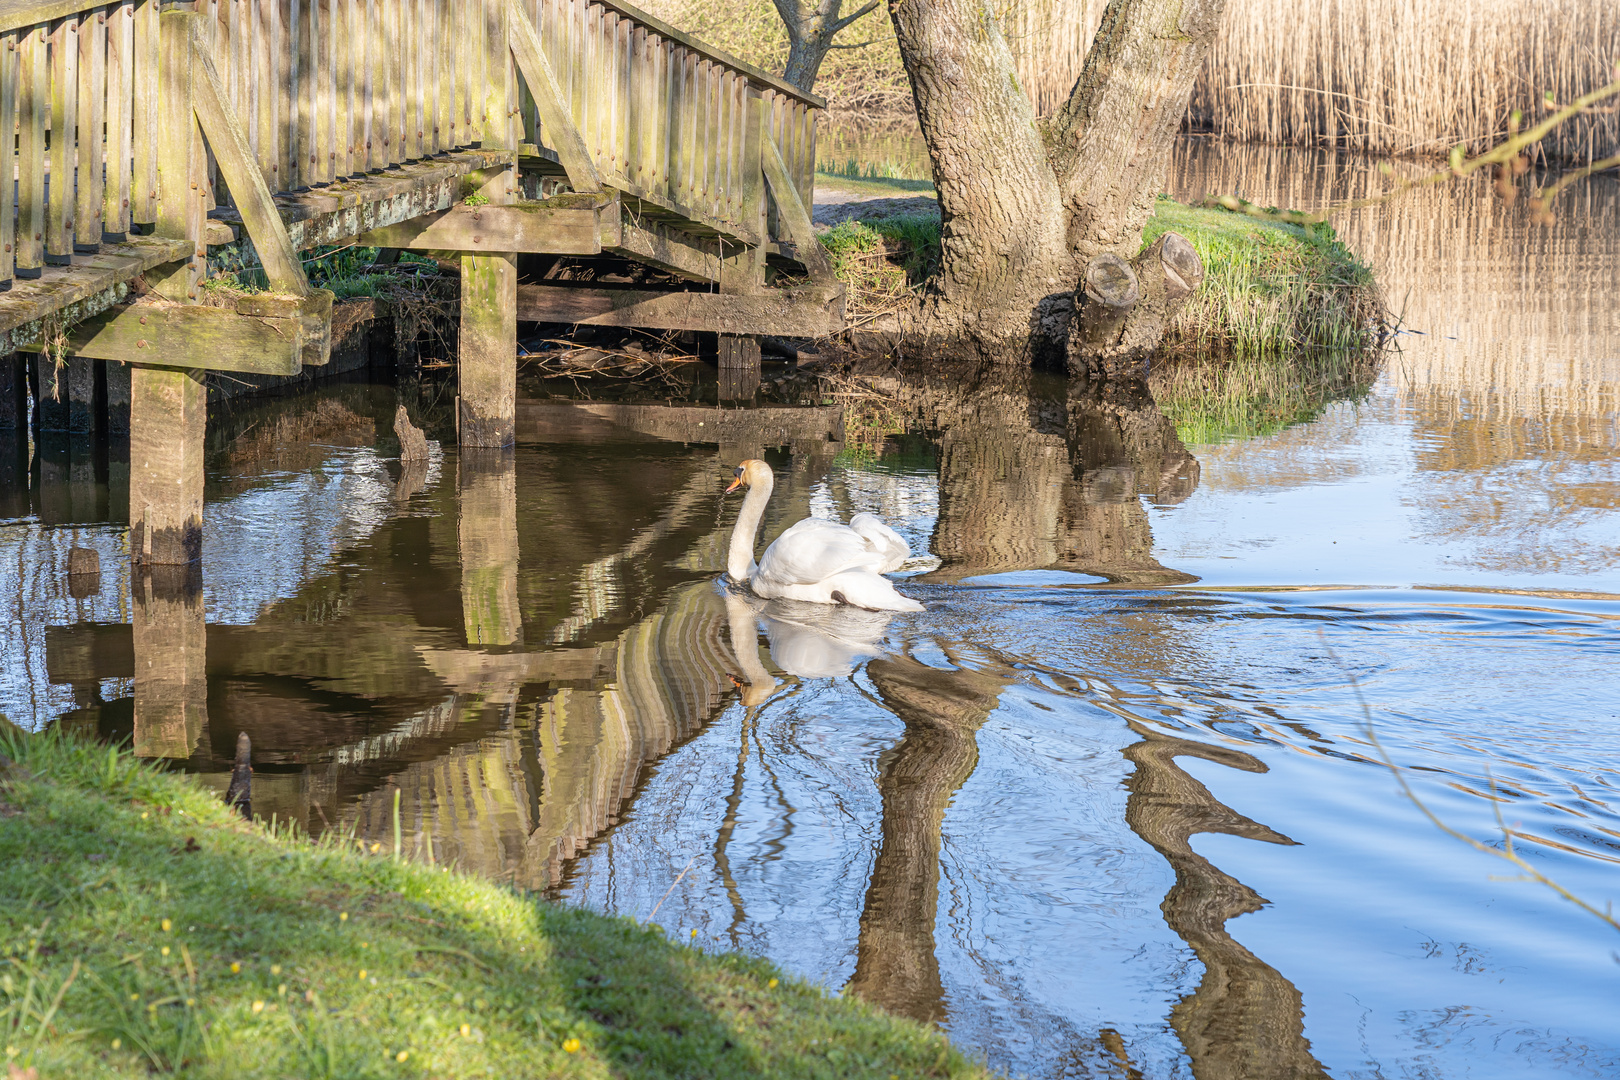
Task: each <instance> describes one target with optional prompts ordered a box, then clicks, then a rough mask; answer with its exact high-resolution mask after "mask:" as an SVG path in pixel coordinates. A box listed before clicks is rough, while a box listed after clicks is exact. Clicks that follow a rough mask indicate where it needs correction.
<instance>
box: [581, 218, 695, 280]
mask: <svg viewBox="0 0 1620 1080" xmlns="http://www.w3.org/2000/svg"><path fill="white" fill-rule="evenodd" d="M602 250H603V251H605V252H607V253H608V254H610V255H621V256H623V257H624V258H627V259H634V260H635V261H636V262H641V263H646V264H647V265H649V266H654V267H657V268H658V269H660V270H664V271H667V272H669V273H672V274H680V275H681V276H683V277H688V278H691V279H692V280H694V281H706V282H707V281H719V280H720V274H721V269H720V254H719V252H720V244H719V241H717V240H714V239H699V238H698V237H695V236H693V235H692V234H690V233H686V232H682V231H680V230H679V229H674V228H669V227H666V226H663V225H660V224H658V223H657V222H651V221H645V220H644V221H642V222H641V223H640V224H639V225H637V224H632V223H631V221H629V220H626V221H625V222H624V223H623V225H622V227H621V230H620V238H619V243H618V244H616V245H613V246H604V247H603V248H602Z"/></svg>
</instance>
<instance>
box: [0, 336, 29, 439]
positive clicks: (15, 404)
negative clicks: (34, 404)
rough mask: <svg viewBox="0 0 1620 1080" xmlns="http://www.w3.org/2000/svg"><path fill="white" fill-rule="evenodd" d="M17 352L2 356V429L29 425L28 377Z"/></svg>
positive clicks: (0, 392) (0, 381)
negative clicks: (24, 372)
mask: <svg viewBox="0 0 1620 1080" xmlns="http://www.w3.org/2000/svg"><path fill="white" fill-rule="evenodd" d="M22 365H23V358H22V357H21V356H20V355H18V354H17V353H11V354H9V355H6V356H0V431H20V430H22V429H23V428H25V427H27V426H28V377H27V376H26V375H25V374H23V367H22Z"/></svg>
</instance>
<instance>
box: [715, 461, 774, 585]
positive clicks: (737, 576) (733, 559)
mask: <svg viewBox="0 0 1620 1080" xmlns="http://www.w3.org/2000/svg"><path fill="white" fill-rule="evenodd" d="M774 486H775V481H774V480H773V479H772V478H770V477H766V479H765V480H764V481H763V482H761V483H757V484H753V485H751V486H750V487H749V488H748V494H747V495H746V496H745V497H744V498H743V504H742V509H741V510H739V511H738V512H737V524H736V525H734V526H732V529H731V550H730V551H729V552H728V553H727V555H726V575H727V576H728V577H730V578H731V580H732V581H735V582H738V583H741V582H745V581H747V580H748V579H749V578H750V577H751V576H753V573H754V538H755V537H756V536H758V535H759V519H760V518H762V517H764V516H765V504H766V503H767V502H768V501H770V497H771V488H772V487H774Z"/></svg>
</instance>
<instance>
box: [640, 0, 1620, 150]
mask: <svg viewBox="0 0 1620 1080" xmlns="http://www.w3.org/2000/svg"><path fill="white" fill-rule="evenodd" d="M649 6H650V7H653V8H655V9H656V11H657V13H658V14H660V15H663V16H664V17H666V18H669V19H671V20H672V21H674V22H675V23H677V24H678V25H681V26H684V27H688V28H690V29H691V30H692V31H693V32H694V33H696V34H698V35H699V36H700V37H704V38H706V39H708V40H710V41H712V42H714V43H715V44H716V45H719V46H720V47H721V48H724V49H727V50H729V51H731V52H734V53H736V54H737V55H738V56H741V57H743V58H744V59H746V60H749V61H751V62H753V63H756V64H759V65H760V66H762V67H765V68H767V69H769V70H773V71H781V70H782V69H783V67H784V66H785V64H786V60H787V34H786V31H785V30H784V29H783V27H782V23H781V20H780V19H779V18H778V17H777V16H776V12H775V9H774V8H773V7H772V5H771V2H770V0H740V2H739V3H738V4H735V5H716V4H713V3H711V2H709V0H657V2H655V3H650V4H649ZM846 6H848V7H851V8H853V7H854V3H853V0H852V2H851V3H850V4H848V5H846ZM994 6H995V7H996V8H998V10H999V13H1000V15H1001V21H1002V32H1003V34H1004V35H1005V36H1006V38H1007V43H1008V45H1009V47H1010V48H1011V50H1012V53H1013V57H1014V60H1015V62H1016V64H1017V70H1018V78H1019V82H1020V83H1021V84H1022V86H1023V87H1024V90H1025V91H1026V92H1027V93H1028V95H1029V97H1030V100H1031V101H1032V102H1033V103H1034V106H1035V110H1036V112H1037V113H1039V114H1042V115H1049V114H1051V113H1053V112H1055V111H1056V110H1057V109H1058V108H1060V107H1061V106H1062V104H1063V102H1064V101H1065V100H1066V99H1067V97H1068V95H1069V91H1070V89H1071V88H1072V87H1073V85H1074V81H1075V79H1076V77H1077V76H1078V75H1079V73H1080V69H1081V66H1082V65H1083V64H1084V62H1085V54H1086V50H1087V49H1088V48H1090V46H1091V39H1092V37H1093V36H1094V35H1095V34H1096V31H1097V26H1098V23H1099V22H1100V21H1101V19H1102V13H1103V9H1104V7H1105V6H1106V0H1000V2H999V3H995V4H994ZM841 40H842V42H843V43H844V44H845V45H857V44H859V45H860V46H861V47H859V48H842V49H837V50H835V51H834V52H832V53H831V54H829V56H828V57H827V61H826V63H825V64H824V66H823V67H822V71H821V76H820V78H819V79H818V81H817V83H816V90H817V92H819V93H822V94H825V95H826V96H827V98H828V100H829V107H830V111H831V113H832V119H833V120H834V121H839V120H846V121H847V120H850V119H857V118H858V119H865V120H877V121H884V120H893V119H894V118H896V117H898V118H909V116H910V115H911V108H912V102H911V91H910V87H909V84H908V83H907V81H906V76H905V69H904V67H903V66H902V65H901V62H900V50H899V47H898V45H897V44H896V42H895V37H894V28H893V26H892V25H891V24H890V22H889V20H888V19H887V18H886V16H885V13H884V12H883V11H882V10H881V9H880V10H879V11H877V12H874V13H873V14H871V15H868V16H867V17H866V18H864V19H862V20H861V21H860V22H858V23H856V24H855V25H854V26H852V27H850V28H849V29H848V30H846V31H844V34H843V35H842V38H841ZM1616 63H1620V4H1616V3H1614V0H1536V2H1534V3H1528V4H1526V3H1522V2H1510V0H1394V3H1376V2H1374V0H1322V2H1320V3H1316V4H1309V5H1299V4H1297V3H1294V2H1293V0H1231V2H1230V3H1229V4H1228V5H1227V8H1226V14H1225V17H1224V21H1223V25H1222V27H1221V32H1220V35H1219V37H1218V38H1217V40H1216V43H1215V46H1214V47H1213V49H1212V50H1211V52H1210V56H1209V60H1208V62H1207V64H1206V66H1205V69H1204V72H1203V74H1202V75H1201V76H1200V77H1199V80H1198V84H1197V87H1196V88H1195V90H1194V92H1193V99H1192V106H1191V109H1190V110H1189V113H1188V121H1189V124H1190V126H1191V127H1192V128H1193V129H1194V130H1199V131H1212V132H1216V133H1219V134H1222V135H1226V136H1229V137H1232V138H1237V139H1242V140H1246V141H1253V142H1269V143H1279V144H1298V145H1316V144H1323V143H1327V144H1332V145H1337V146H1340V147H1344V148H1349V149H1355V150H1361V151H1367V152H1372V153H1379V154H1399V155H1407V154H1411V155H1424V154H1444V153H1445V152H1447V151H1449V150H1450V149H1451V147H1453V146H1456V145H1458V144H1463V145H1466V146H1467V147H1468V148H1469V149H1470V152H1477V151H1479V150H1481V149H1484V148H1485V147H1486V146H1487V145H1488V144H1490V143H1492V142H1494V141H1496V140H1497V139H1499V138H1500V136H1501V135H1502V134H1503V133H1504V132H1505V130H1506V126H1507V119H1508V115H1509V113H1511V112H1512V111H1513V110H1514V109H1519V110H1522V111H1523V112H1524V113H1525V114H1526V116H1528V117H1535V116H1537V115H1539V111H1540V109H1541V103H1542V100H1543V96H1544V95H1545V94H1548V93H1550V94H1552V95H1553V97H1554V98H1555V99H1556V100H1557V101H1560V102H1567V101H1570V100H1572V99H1574V98H1576V97H1579V96H1580V95H1581V94H1583V93H1586V92H1588V91H1590V90H1593V89H1595V88H1597V87H1599V86H1602V85H1604V84H1605V83H1607V82H1609V81H1611V80H1612V79H1614V78H1615V77H1616V76H1615V65H1616ZM1543 150H1544V151H1545V153H1546V155H1547V156H1548V158H1549V159H1550V160H1553V161H1559V162H1564V163H1579V164H1585V163H1586V162H1588V161H1591V160H1594V159H1596V158H1602V157H1606V156H1608V155H1611V154H1613V153H1615V152H1616V151H1617V150H1620V110H1610V111H1606V112H1596V113H1593V114H1591V115H1589V116H1587V117H1585V118H1582V119H1580V120H1577V121H1575V122H1573V123H1570V124H1567V125H1565V126H1564V127H1563V128H1561V129H1560V130H1559V131H1557V132H1556V133H1554V134H1553V135H1552V136H1551V137H1550V138H1548V139H1547V140H1546V142H1545V143H1544V144H1543Z"/></svg>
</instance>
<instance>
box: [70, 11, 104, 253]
mask: <svg viewBox="0 0 1620 1080" xmlns="http://www.w3.org/2000/svg"><path fill="white" fill-rule="evenodd" d="M106 19H107V16H106V12H105V10H104V9H102V8H92V9H90V10H89V11H86V12H84V13H82V14H81V16H80V22H79V87H78V98H79V115H78V134H77V149H78V154H77V162H76V165H75V168H74V178H75V180H76V181H77V182H76V183H75V184H74V196H75V198H74V206H73V222H74V229H73V243H74V246H75V247H76V248H83V249H89V250H92V251H93V250H95V249H96V248H97V247H99V246H100V244H101V209H102V208H101V204H102V194H103V192H104V191H105V188H104V186H103V176H102V168H103V165H102V162H103V160H104V159H105V156H106V152H105V149H104V147H103V145H102V130H103V126H104V124H105V122H106V101H107V21H106Z"/></svg>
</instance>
